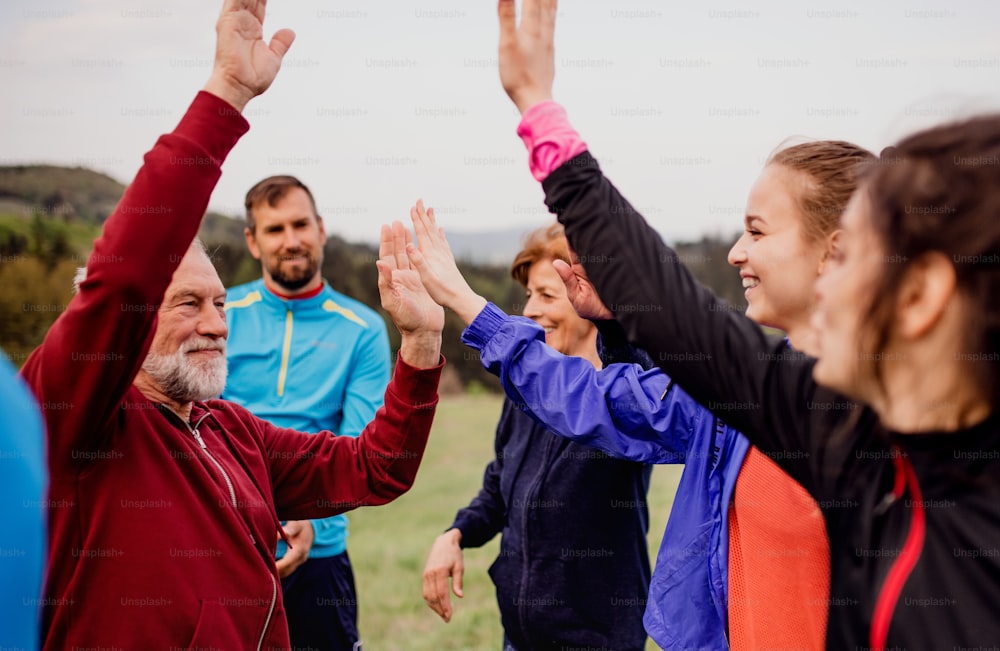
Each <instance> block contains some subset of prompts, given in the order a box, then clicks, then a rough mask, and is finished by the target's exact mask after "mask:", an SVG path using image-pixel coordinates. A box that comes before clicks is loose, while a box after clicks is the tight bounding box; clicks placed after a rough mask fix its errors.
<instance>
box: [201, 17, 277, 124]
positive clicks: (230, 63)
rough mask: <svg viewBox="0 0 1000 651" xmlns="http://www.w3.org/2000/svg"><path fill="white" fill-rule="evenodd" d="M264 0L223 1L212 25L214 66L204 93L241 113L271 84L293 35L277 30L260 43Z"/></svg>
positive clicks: (261, 39)
mask: <svg viewBox="0 0 1000 651" xmlns="http://www.w3.org/2000/svg"><path fill="white" fill-rule="evenodd" d="M266 7H267V0H225V4H224V5H223V7H222V13H221V14H220V15H219V21H218V22H217V23H216V25H215V33H216V41H215V63H214V65H213V67H212V75H211V77H209V80H208V83H207V84H205V91H207V92H209V93H211V94H213V95H215V96H216V97H219V98H221V99H223V100H225V101H226V102H228V103H229V104H231V105H232V106H233V107H234V108H235V109H236V110H237V111H243V108H244V107H245V106H246V105H247V102H249V101H250V100H251V99H253V98H254V97H256V96H257V95H260V94H261V93H263V92H264V91H265V90H267V88H268V87H269V86H270V85H271V82H273V81H274V78H275V76H276V75H277V74H278V69H279V68H280V67H281V60H282V58H283V57H284V56H285V53H286V52H288V48H290V47H291V46H292V41H294V40H295V32H293V31H292V30H290V29H279V30H278V31H277V32H275V34H274V36H273V37H271V42H270V43H265V42H264V13H265V9H266Z"/></svg>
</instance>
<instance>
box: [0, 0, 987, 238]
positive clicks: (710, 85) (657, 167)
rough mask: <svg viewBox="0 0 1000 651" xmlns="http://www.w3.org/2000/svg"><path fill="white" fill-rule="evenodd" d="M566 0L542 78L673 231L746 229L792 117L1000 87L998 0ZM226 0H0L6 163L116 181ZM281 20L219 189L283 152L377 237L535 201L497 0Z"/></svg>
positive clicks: (854, 135) (231, 198) (978, 103)
mask: <svg viewBox="0 0 1000 651" xmlns="http://www.w3.org/2000/svg"><path fill="white" fill-rule="evenodd" d="M680 5H681V3H676V2H671V3H667V2H663V1H662V0H659V1H658V0H635V1H627V2H598V1H596V0H576V1H573V0H563V2H562V3H561V8H560V15H559V19H558V26H557V44H556V45H557V52H556V59H557V67H558V71H557V81H556V96H557V99H559V100H560V101H562V102H563V103H564V104H565V105H566V106H567V108H568V109H569V111H570V117H571V119H572V121H573V122H574V124H575V125H576V126H577V128H578V129H579V131H580V132H581V133H582V134H583V136H584V138H585V140H586V141H587V142H588V144H589V145H590V148H591V150H592V151H593V152H594V153H595V154H596V155H597V156H598V158H599V159H601V160H602V162H603V164H604V167H605V170H606V171H607V173H608V175H609V176H610V177H611V178H612V180H614V181H615V182H616V184H617V185H618V186H619V187H620V188H621V189H623V191H624V192H625V193H626V195H627V196H629V197H630V198H631V199H632V201H633V203H635V204H636V205H637V206H638V207H639V208H640V209H641V210H642V211H643V212H644V214H645V215H646V216H647V218H648V219H649V220H650V221H651V222H652V223H653V224H654V225H655V226H656V227H657V228H658V229H659V230H660V231H661V232H663V233H664V234H665V235H666V236H667V237H669V238H690V237H696V236H698V235H700V234H701V233H705V232H722V233H727V234H728V233H729V232H732V231H734V230H736V229H737V228H739V222H740V219H741V215H742V206H743V202H744V199H745V195H746V192H747V189H748V188H749V186H750V184H751V182H752V181H753V178H754V177H755V176H756V174H757V172H758V170H759V168H760V165H761V163H762V161H763V159H764V158H765V157H766V155H767V154H768V152H770V150H771V149H772V148H773V147H774V146H775V145H776V144H778V143H779V142H780V141H782V140H783V139H785V138H786V137H788V136H792V135H800V136H807V137H815V138H838V139H847V140H853V141H855V142H858V143H859V144H862V145H864V146H867V147H869V148H872V149H875V150H878V149H879V148H881V147H882V146H884V145H886V144H888V143H890V142H892V141H893V140H895V139H897V138H898V137H899V136H901V135H903V134H905V133H907V132H909V131H912V130H914V129H917V128H920V127H922V126H927V125H930V124H934V123H936V122H940V121H942V120H946V119H949V118H952V117H960V116H963V115H968V114H970V113H973V112H977V111H983V110H998V109H1000V38H998V37H997V29H998V26H1000V3H996V2H993V1H992V0H978V1H972V0H951V1H950V2H943V1H941V0H887V1H885V2H881V1H880V2H865V3H862V2H853V1H850V0H849V1H846V2H845V1H844V0H829V1H826V2H818V3H817V2H796V1H793V0H771V1H758V2H749V3H747V2H743V1H740V2H737V1H735V0H728V1H726V0H706V1H705V2H703V3H700V4H696V3H684V6H680ZM219 6H220V3H219V2H211V1H207V0H172V1H170V2H158V3H152V2H143V1H132V2H128V1H126V0H8V1H6V2H4V3H2V5H0V80H2V82H3V86H2V87H3V90H4V93H3V101H2V102H0V163H2V164H12V163H25V162H51V163H58V164H76V165H85V166H88V167H93V168H96V169H98V170H101V171H103V172H106V173H108V174H111V175H112V176H114V177H116V178H118V179H119V180H122V181H127V180H129V179H130V178H131V177H132V175H134V173H135V171H136V169H137V168H138V165H139V163H140V161H141V156H142V153H143V152H144V151H146V150H147V149H148V148H149V146H150V145H151V144H152V143H153V141H154V140H155V138H156V136H157V135H158V134H160V133H162V132H164V131H166V130H169V129H170V128H171V127H172V126H173V124H174V123H175V122H176V120H177V119H178V118H179V116H180V115H181V113H182V112H183V110H184V108H185V107H186V105H187V104H188V102H189V101H190V99H191V98H192V97H193V95H194V93H195V92H196V91H197V89H198V88H200V87H201V85H202V84H203V83H204V81H205V79H206V78H207V76H208V72H209V69H210V66H211V57H212V52H213V42H214V32H213V26H214V21H215V17H216V14H217V11H218V7H219ZM279 27H290V28H292V29H294V30H295V31H296V32H297V34H298V40H297V41H296V43H295V45H294V47H293V49H292V51H291V52H290V53H289V55H288V59H287V60H286V65H285V67H284V69H283V70H282V71H281V74H280V75H279V78H278V80H277V81H276V83H275V85H274V86H273V87H272V89H271V90H270V91H269V92H268V93H267V94H266V95H265V96H264V97H261V98H258V99H257V100H255V101H254V102H253V103H252V104H251V105H250V106H249V108H248V114H247V115H248V118H249V120H250V122H251V124H252V129H251V132H250V134H249V135H248V136H247V137H246V138H245V139H244V140H243V141H241V143H240V144H239V146H238V147H237V149H236V150H235V151H234V152H233V153H232V155H231V156H230V158H229V160H228V161H227V163H226V165H225V172H224V174H223V178H222V181H221V182H220V184H219V186H218V188H217V190H216V192H215V194H214V196H213V199H212V207H213V208H215V209H217V210H220V211H222V212H226V213H231V214H239V212H240V211H241V205H242V197H243V194H244V193H245V191H246V189H247V188H248V187H249V186H250V185H251V184H253V183H254V182H255V181H257V180H258V179H260V178H262V177H263V176H266V175H270V174H276V173H291V174H295V175H297V176H299V177H300V178H302V179H303V181H305V182H306V183H307V184H309V185H310V186H312V188H313V190H314V192H315V194H316V195H317V199H318V202H319V204H320V212H321V213H322V214H324V216H325V217H326V219H327V223H328V228H329V229H330V230H332V231H334V232H338V233H340V234H342V235H344V236H346V237H348V238H349V239H364V240H373V239H375V238H376V237H377V224H379V223H381V222H383V221H386V220H389V219H393V218H405V216H406V215H407V208H408V206H409V205H410V203H411V202H412V201H413V200H414V199H415V198H416V197H418V196H422V197H424V198H425V199H426V200H427V201H428V202H429V203H431V204H432V205H437V206H438V207H439V214H440V219H441V221H442V222H443V223H444V225H445V226H446V227H448V228H450V229H454V230H466V231H482V230H492V229H497V228H504V227H509V226H511V225H518V226H521V225H523V226H524V227H525V228H528V227H531V226H534V225H538V224H540V223H542V222H543V221H544V220H546V219H547V217H546V213H545V212H544V209H543V208H542V203H541V196H542V195H541V191H540V189H539V187H538V185H537V183H535V181H534V180H533V179H532V178H531V177H530V175H529V174H528V172H527V166H526V163H525V152H524V149H523V146H522V144H521V142H520V140H519V139H518V138H517V137H516V135H515V133H514V131H515V128H516V125H517V121H518V116H517V115H516V112H515V110H514V109H513V107H512V105H511V104H510V103H509V101H508V100H507V98H506V96H505V95H504V94H503V91H502V89H501V87H500V84H499V81H498V77H497V72H496V65H495V58H496V43H497V27H496V17H495V2H494V1H493V0H425V1H423V2H421V1H420V0H416V1H402V0H383V1H381V2H369V3H364V2H360V1H359V0H344V1H322V0H285V1H282V0H272V2H271V3H270V7H269V10H268V19H267V22H266V24H265V29H268V30H270V31H273V30H274V29H277V28H279Z"/></svg>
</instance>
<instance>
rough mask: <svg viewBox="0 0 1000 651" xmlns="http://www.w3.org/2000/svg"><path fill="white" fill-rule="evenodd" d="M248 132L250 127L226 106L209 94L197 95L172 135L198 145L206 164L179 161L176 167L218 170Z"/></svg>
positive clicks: (237, 112) (234, 111) (222, 101)
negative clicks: (209, 167) (203, 153)
mask: <svg viewBox="0 0 1000 651" xmlns="http://www.w3.org/2000/svg"><path fill="white" fill-rule="evenodd" d="M249 130H250V123H249V122H247V121H246V118H244V117H243V115H242V114H240V112H239V111H237V110H236V109H235V108H233V107H232V106H230V105H229V103H228V102H226V101H224V100H222V99H219V98H218V97H216V96H215V95H213V94H211V93H207V92H205V91H203V90H202V91H199V92H198V94H197V95H196V96H195V98H194V101H193V102H191V106H190V107H188V110H187V112H186V113H185V114H184V117H182V118H181V121H180V122H179V123H178V124H177V128H176V129H174V132H173V135H176V136H180V137H182V138H186V139H188V140H191V141H193V142H196V143H198V145H199V147H201V149H203V150H204V151H205V153H206V154H207V158H206V160H199V159H198V158H197V157H194V158H193V160H190V161H189V160H186V159H182V160H180V161H178V163H179V164H189V165H195V166H198V165H205V166H219V165H221V164H222V161H223V160H225V158H226V156H227V155H228V154H229V152H230V151H231V150H232V148H233V147H235V146H236V143H237V142H239V139H240V138H241V137H242V136H243V134H245V133H246V132H247V131H249Z"/></svg>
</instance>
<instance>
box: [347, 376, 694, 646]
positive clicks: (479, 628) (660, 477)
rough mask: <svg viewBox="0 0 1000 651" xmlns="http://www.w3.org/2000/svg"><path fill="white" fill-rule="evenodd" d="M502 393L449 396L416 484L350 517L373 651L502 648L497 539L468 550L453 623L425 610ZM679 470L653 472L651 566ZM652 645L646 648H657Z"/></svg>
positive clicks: (488, 446) (476, 482)
mask: <svg viewBox="0 0 1000 651" xmlns="http://www.w3.org/2000/svg"><path fill="white" fill-rule="evenodd" d="M500 407H501V397H500V396H497V395H462V396H444V397H442V399H441V402H440V404H439V406H438V411H437V415H436V416H435V421H434V429H433V431H432V433H431V440H430V443H429V444H428V447H427V453H426V456H425V457H424V461H423V464H422V466H421V468H420V473H419V474H418V475H417V481H416V484H415V485H414V486H413V488H412V489H411V490H410V492H409V493H407V494H406V495H404V496H403V497H401V498H399V499H398V500H396V501H395V502H393V503H392V504H388V505H386V506H380V507H376V508H363V509H359V510H357V511H354V512H353V513H351V514H350V516H349V517H350V519H351V529H350V531H351V533H350V539H349V543H348V549H349V553H350V555H351V560H352V562H353V565H354V571H355V578H356V580H357V584H358V593H359V594H358V597H359V601H360V603H359V611H360V613H359V617H360V623H359V624H360V629H361V638H362V640H363V642H364V647H365V648H366V649H368V650H369V651H445V650H454V651H497V650H499V649H500V642H501V628H500V615H499V611H498V610H497V605H496V597H495V593H494V591H493V584H492V582H491V581H490V578H489V576H488V575H487V573H486V570H487V568H488V567H489V566H490V563H492V562H493V559H494V558H495V557H496V555H497V550H498V549H499V536H498V537H497V538H495V539H494V540H493V541H492V542H491V543H490V544H489V545H487V546H486V547H482V548H479V549H467V550H465V580H464V587H465V598H464V599H457V598H455V597H454V595H452V603H453V605H454V607H455V614H454V615H453V616H452V620H451V622H450V623H448V624H445V623H444V622H443V621H442V620H441V619H440V618H439V617H438V616H437V615H436V614H435V613H434V612H433V611H431V610H430V609H429V608H428V607H427V606H426V605H425V604H424V600H423V597H422V592H421V575H422V573H423V568H424V562H425V561H426V560H427V552H428V551H429V550H430V546H431V543H432V542H433V541H434V538H436V537H437V535H438V534H440V533H441V532H442V531H444V530H445V528H447V527H448V526H449V525H450V524H451V522H452V518H453V517H454V515H455V511H457V510H458V509H459V508H461V507H463V506H465V505H466V504H468V502H469V500H471V499H472V497H473V496H474V495H475V494H476V492H477V491H478V490H479V487H480V485H481V483H482V478H483V470H484V468H485V467H486V464H487V462H488V461H489V460H490V459H491V458H492V456H493V435H494V432H495V427H496V421H497V418H498V416H499V415H500ZM681 469H682V467H681V466H659V467H656V468H655V469H654V471H653V479H652V485H651V487H650V493H649V510H650V531H649V549H650V557H651V558H650V560H651V561H652V560H653V559H654V558H655V554H656V550H657V549H658V548H659V545H660V538H661V537H662V535H663V527H664V525H665V524H666V521H667V516H668V515H669V514H670V505H671V503H672V501H673V497H674V492H675V490H676V488H677V481H678V480H679V479H680V473H681ZM656 648H657V647H656V645H655V644H654V643H653V642H651V641H650V642H648V643H647V649H656Z"/></svg>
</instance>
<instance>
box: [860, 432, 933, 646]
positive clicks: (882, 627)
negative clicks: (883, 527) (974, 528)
mask: <svg viewBox="0 0 1000 651" xmlns="http://www.w3.org/2000/svg"><path fill="white" fill-rule="evenodd" d="M892 454H893V457H892V463H893V466H894V467H895V470H896V480H895V485H894V486H893V491H892V492H893V494H894V495H895V496H896V498H897V499H899V498H900V497H902V496H903V494H904V492H905V491H904V486H905V489H908V490H909V492H910V496H911V497H912V498H913V500H912V505H913V510H912V513H913V515H912V518H911V520H910V530H909V532H908V533H907V535H906V542H904V543H903V550H902V552H901V553H900V554H899V558H897V559H896V561H895V562H894V563H893V564H892V567H890V568H889V574H888V575H886V577H885V583H883V584H882V590H881V591H880V592H879V595H878V600H876V602H875V611H874V613H873V614H872V626H871V631H870V632H869V643H870V645H871V648H872V651H883V650H884V649H885V642H886V638H888V636H889V624H890V623H891V622H892V614H893V611H895V610H896V604H897V603H898V602H899V595H900V593H902V592H903V586H904V585H905V584H906V580H907V579H908V578H910V573H911V572H913V568H914V566H916V564H917V560H919V558H920V553H921V552H922V551H923V548H924V534H925V533H926V531H927V524H926V514H925V512H924V500H923V495H922V494H921V492H920V484H918V483H917V474H916V473H915V472H914V471H913V465H912V464H911V463H910V461H909V460H908V459H907V458H906V457H904V456H903V455H904V452H903V451H902V450H900V449H899V448H898V447H897V446H893V448H892Z"/></svg>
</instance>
